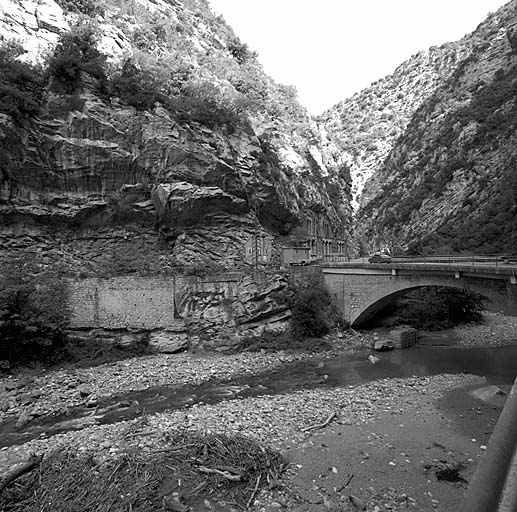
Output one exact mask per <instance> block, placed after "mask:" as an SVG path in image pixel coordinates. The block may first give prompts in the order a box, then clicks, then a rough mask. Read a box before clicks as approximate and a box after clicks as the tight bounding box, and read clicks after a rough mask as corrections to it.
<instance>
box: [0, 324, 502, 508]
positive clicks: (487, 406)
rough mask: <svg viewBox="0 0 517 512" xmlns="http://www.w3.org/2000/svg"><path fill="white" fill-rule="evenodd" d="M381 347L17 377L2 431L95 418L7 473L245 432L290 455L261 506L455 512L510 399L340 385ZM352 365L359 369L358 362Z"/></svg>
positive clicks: (144, 361)
mask: <svg viewBox="0 0 517 512" xmlns="http://www.w3.org/2000/svg"><path fill="white" fill-rule="evenodd" d="M372 340H373V335H367V336H365V335H359V334H355V335H354V334H353V333H349V334H346V335H344V336H341V337H340V338H335V339H333V342H332V343H333V345H334V349H333V350H331V351H329V352H327V353H324V354H318V356H317V360H318V361H319V363H317V365H316V364H315V363H314V362H313V361H314V359H313V357H314V354H308V353H287V352H280V353H254V354H250V353H245V354H236V355H232V356H222V355H214V356H198V355H192V354H178V355H173V356H165V355H156V356H152V357H143V358H134V359H129V360H126V361H120V362H117V363H112V364H107V365H102V366H99V367H96V368H91V369H77V370H73V369H70V370H60V371H55V372H48V373H45V374H43V375H41V376H38V377H33V378H30V377H26V378H24V379H21V378H17V379H14V378H4V379H2V380H1V381H0V388H1V389H3V391H2V396H4V397H5V396H8V397H10V400H11V402H12V401H13V400H14V398H15V397H16V401H17V402H18V405H16V406H15V408H14V410H15V411H17V414H18V415H16V414H13V411H12V410H11V409H13V408H12V407H8V408H7V409H6V410H4V411H3V412H2V419H3V420H4V423H3V424H2V425H0V428H2V427H4V426H5V425H6V423H5V421H7V420H9V419H14V420H16V422H17V423H18V426H17V429H18V430H19V431H20V432H28V433H29V434H30V433H31V428H33V427H32V426H33V425H34V424H35V423H36V422H37V421H38V420H42V419H45V418H49V417H50V416H51V415H52V414H55V413H56V412H64V411H65V410H66V409H67V408H68V409H70V411H73V410H74V409H73V407H74V406H76V405H77V404H78V403H81V404H82V406H83V407H84V408H85V410H89V411H91V412H89V413H88V415H87V416H85V417H78V418H75V419H74V417H73V415H72V416H70V417H69V424H68V426H67V428H66V429H65V430H68V431H63V432H60V433H57V434H54V433H53V432H52V431H51V430H49V431H48V432H47V433H45V432H43V433H37V432H36V431H32V437H34V433H35V432H36V438H33V439H31V440H29V441H27V442H25V441H24V440H20V441H18V442H16V443H15V444H13V445H11V446H4V448H2V449H1V451H0V473H1V474H3V473H5V472H6V471H7V470H8V469H10V468H13V467H14V466H15V465H16V464H18V463H22V462H25V461H26V460H27V459H28V458H29V456H30V454H31V453H38V454H48V453H50V452H52V451H55V450H59V451H63V450H66V449H72V451H73V453H77V454H79V455H80V456H83V455H84V457H89V459H88V460H91V461H93V467H92V471H97V470H99V471H101V470H102V468H103V467H106V465H109V464H113V463H114V461H117V460H119V458H120V457H122V456H124V454H132V453H139V454H142V455H146V454H148V456H149V457H150V458H152V457H153V456H154V455H153V454H155V453H156V452H157V451H159V450H166V449H167V448H168V446H169V444H168V441H169V439H170V435H172V433H174V432H178V431H186V432H205V433H221V434H227V435H235V434H243V435H246V436H249V437H251V438H253V439H256V440H258V441H259V442H260V443H261V444H262V445H263V446H267V447H270V448H272V449H275V450H278V451H280V452H281V453H282V454H284V455H285V456H286V457H287V458H288V460H289V461H290V465H289V467H288V469H287V471H286V473H285V474H284V477H283V478H282V481H281V482H279V483H278V485H277V484H275V483H271V482H270V484H271V485H269V486H268V485H266V486H265V487H264V488H261V489H258V492H257V493H256V495H255V496H253V500H252V502H251V503H250V509H251V510H255V511H263V512H272V511H276V510H288V511H293V512H294V511H306V512H319V511H322V512H323V511H328V510H331V511H332V510H334V511H338V510H339V511H343V510H344V511H348V510H349V511H355V510H367V511H371V512H381V511H388V510H390V511H405V510H408V509H409V510H418V511H424V512H427V511H434V510H437V511H439V512H446V511H450V510H454V509H455V508H456V507H457V505H458V503H459V501H460V500H461V497H462V494H463V492H464V489H465V486H466V482H467V481H468V480H469V478H470V476H471V475H472V473H473V471H474V469H475V467H476V464H477V461H478V459H479V457H480V456H481V454H482V453H483V449H484V446H485V445H486V443H487V441H488V437H489V434H490V432H491V429H492V428H493V425H494V423H495V421H496V419H497V416H498V414H499V411H500V408H501V407H502V404H503V403H504V395H503V394H501V395H500V396H499V395H498V396H496V397H495V399H494V400H492V402H490V403H486V402H483V401H481V400H479V399H476V398H473V397H472V396H471V395H470V394H469V392H470V390H471V388H473V389H478V388H483V387H485V386H486V384H485V380H484V379H483V378H481V377H479V376H472V375H467V374H456V375H451V374H449V375H433V376H425V377H406V378H389V379H385V378H381V379H377V380H375V379H374V380H371V381H370V382H364V380H363V381H361V379H360V376H357V377H358V378H359V380H358V381H357V383H356V384H352V385H346V386H335V385H329V382H332V378H333V372H335V371H336V370H335V368H333V367H332V362H333V361H335V358H336V354H338V353H342V352H343V350H345V349H346V348H350V347H354V346H355V347H357V346H358V345H361V344H362V345H369V344H370V343H371V341H372ZM368 354H369V352H368V351H367V350H364V349H363V350H359V351H356V352H355V355H354V356H353V357H355V358H357V359H358V360H360V361H364V362H362V363H360V364H361V365H363V366H364V367H370V366H371V368H372V371H377V370H375V369H376V368H377V366H375V365H372V364H371V363H370V362H369V361H368V359H367V356H368ZM292 365H299V366H294V367H293V366H292ZM304 365H305V366H310V365H313V366H314V368H316V369H317V371H311V372H309V373H308V374H307V372H306V373H299V372H298V370H299V369H300V368H302V367H303V366H304ZM368 365H369V366H368ZM363 366H361V368H362V367H363ZM378 366H382V365H378ZM310 367H311V368H312V366H310ZM293 368H294V370H293ZM343 371H347V372H348V371H353V370H352V367H350V368H349V367H346V369H344V370H343ZM275 372H278V373H279V375H284V380H285V381H286V382H287V381H292V383H293V385H292V386H291V387H289V386H288V385H287V383H286V384H285V386H286V387H285V390H284V391H282V390H281V389H274V387H273V385H272V384H271V382H270V381H269V380H268V379H267V376H268V374H274V373H275ZM297 372H298V373H297ZM326 372H328V374H330V377H329V375H327V373H326ZM307 375H309V377H307ZM257 376H259V377H260V379H258V380H257V379H256V377H257ZM240 377H242V380H238V379H240ZM349 377H351V378H352V379H354V376H353V375H350V376H349ZM229 378H231V379H233V380H232V382H238V384H234V385H229V384H226V385H225V386H219V388H218V389H219V391H218V393H219V395H218V397H217V399H216V400H213V401H212V403H210V400H208V399H205V400H199V398H198V399H197V403H195V401H196V395H195V394H194V393H192V396H191V397H190V398H191V401H190V402H189V401H188V400H187V401H186V402H185V403H184V405H182V406H181V407H179V408H176V409H169V410H167V409H164V410H159V411H158V412H155V411H153V410H148V409H145V408H144V405H143V402H142V403H141V404H140V412H139V414H138V415H137V416H136V417H133V419H124V415H123V414H122V415H121V416H120V417H118V418H117V420H116V421H114V422H113V423H110V424H102V423H103V422H105V421H106V420H105V419H103V418H102V417H101V413H102V414H104V413H106V410H107V409H108V408H109V407H105V403H104V402H102V401H103V400H104V399H106V400H108V402H107V403H109V400H112V401H113V403H114V404H115V403H117V401H119V398H117V396H120V393H121V391H122V390H126V391H127V390H128V389H129V388H133V389H134V390H135V392H136V393H148V394H149V395H150V396H152V395H156V396H157V397H159V396H160V394H161V393H163V386H165V385H167V386H169V387H170V386H171V385H172V386H173V385H176V387H177V388H178V389H180V390H181V389H183V390H184V389H186V388H185V387H186V386H187V387H188V386H190V385H194V386H196V387H195V388H192V389H196V390H197V389H198V388H199V386H203V385H205V384H206V383H208V382H219V381H220V380H221V379H229ZM235 379H237V380H235ZM261 379H262V380H261ZM296 379H298V380H296ZM20 385H21V386H20ZM18 386H20V387H18ZM503 388H504V386H503ZM188 389H190V388H188ZM250 393H253V396H250ZM492 398H494V397H492ZM203 402H204V403H203ZM7 405H9V402H8V403H7ZM118 405H119V406H120V405H121V404H120V403H118ZM133 406H135V407H138V406H139V404H136V405H135V404H134V403H129V402H128V403H127V404H122V408H124V407H126V408H128V409H130V408H131V407H133ZM3 408H4V409H5V406H4V407H3ZM38 411H39V412H38ZM36 416H38V418H36ZM74 422H75V423H74ZM73 429H76V430H73ZM1 437H2V439H4V440H5V439H6V438H5V437H3V436H1ZM7 438H9V436H7ZM9 439H10V438H9ZM206 498H207V500H206V501H205V506H204V508H203V507H201V508H196V509H193V510H200V511H201V510H216V511H222V510H226V511H231V510H235V511H236V510H239V508H237V507H233V506H230V505H229V504H228V503H225V502H224V496H223V497H221V496H219V497H214V496H207V497H206ZM363 506H364V507H365V508H363ZM25 510H35V509H32V508H27V509H25ZM99 510H103V509H102V508H101V509H99Z"/></svg>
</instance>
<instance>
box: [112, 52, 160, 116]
mask: <svg viewBox="0 0 517 512" xmlns="http://www.w3.org/2000/svg"><path fill="white" fill-rule="evenodd" d="M109 90H110V94H111V95H114V96H118V97H119V98H120V99H121V101H123V102H124V103H126V104H128V105H131V106H133V107H135V108H137V109H146V110H150V109H152V108H153V107H154V104H155V103H156V102H161V103H165V102H166V100H167V98H166V96H165V95H164V94H163V93H162V92H161V90H160V84H159V83H158V82H157V80H156V77H155V75H153V74H152V73H151V72H150V71H148V70H146V69H141V68H139V67H138V66H137V65H136V64H135V63H134V62H133V61H131V60H127V61H126V62H125V63H124V65H123V66H122V69H121V70H120V71H118V72H117V73H115V75H114V76H113V77H112V79H111V80H110V84H109Z"/></svg>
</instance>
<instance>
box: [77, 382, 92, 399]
mask: <svg viewBox="0 0 517 512" xmlns="http://www.w3.org/2000/svg"><path fill="white" fill-rule="evenodd" d="M76 389H77V391H79V394H80V395H81V396H82V397H87V396H88V395H90V394H91V392H92V391H91V389H90V387H89V386H88V384H80V385H79V386H77V388H76Z"/></svg>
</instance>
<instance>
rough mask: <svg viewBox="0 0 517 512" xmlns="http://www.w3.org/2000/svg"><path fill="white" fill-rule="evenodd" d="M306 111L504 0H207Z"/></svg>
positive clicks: (470, 25)
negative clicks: (293, 90) (294, 92)
mask: <svg viewBox="0 0 517 512" xmlns="http://www.w3.org/2000/svg"><path fill="white" fill-rule="evenodd" d="M210 3H211V5H212V8H213V10H214V11H215V12H216V13H218V14H222V15H223V16H224V18H225V20H226V21H227V22H228V23H229V24H230V25H231V26H232V27H233V29H234V30H235V32H236V34H237V35H238V36H239V38H240V39H241V40H242V41H243V42H245V43H247V44H248V46H249V47H250V48H251V49H252V50H255V51H257V52H258V54H259V60H260V62H261V63H262V64H263V66H264V69H265V71H266V72H267V73H268V74H269V75H271V76H272V77H273V78H274V79H275V80H277V81H278V82H281V83H284V84H287V85H294V86H296V88H297V89H298V94H299V98H300V101H301V102H302V103H303V104H304V105H305V106H306V107H307V108H308V110H309V112H310V113H311V114H320V113H321V112H323V110H325V109H327V108H329V107H331V106H332V105H334V104H335V103H337V102H338V101H340V100H342V99H344V98H347V97H348V96H351V95H352V94H354V93H355V92H357V91H360V90H361V89H364V88H365V87H368V86H369V85H370V84H371V83H372V82H374V81H375V80H377V79H379V78H382V77H383V76H385V75H388V74H391V73H392V72H393V71H394V70H395V68H396V67H397V66H398V65H399V64H401V63H402V62H403V61H404V60H406V59H407V58H409V57H410V56H411V55H414V54H415V53H417V52H419V51H420V50H424V49H426V48H428V47H430V46H433V45H440V44H443V43H445V42H447V41H456V40H457V39H460V38H461V37H463V36H464V35H465V34H467V33H469V32H472V31H473V30H474V29H475V28H476V27H477V26H478V25H479V24H480V23H481V22H482V21H483V20H484V19H485V18H486V16H487V15H488V13H489V12H495V11H496V10H497V9H498V8H499V7H501V6H502V5H504V4H505V3H507V0H210Z"/></svg>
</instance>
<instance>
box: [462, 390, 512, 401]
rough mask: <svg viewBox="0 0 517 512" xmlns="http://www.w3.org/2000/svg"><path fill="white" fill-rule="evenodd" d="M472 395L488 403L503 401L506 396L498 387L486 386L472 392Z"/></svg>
mask: <svg viewBox="0 0 517 512" xmlns="http://www.w3.org/2000/svg"><path fill="white" fill-rule="evenodd" d="M470 394H471V395H472V396H473V397H474V398H477V399H478V400H482V401H483V402H488V403H491V402H493V401H498V400H501V399H502V398H503V397H505V396H506V393H505V392H504V391H503V390H502V389H501V388H499V387H497V386H485V387H482V388H477V389H473V390H472V391H470Z"/></svg>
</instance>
